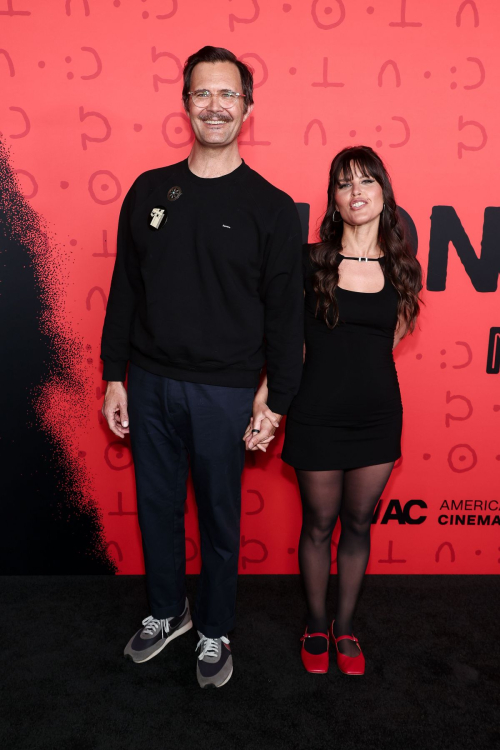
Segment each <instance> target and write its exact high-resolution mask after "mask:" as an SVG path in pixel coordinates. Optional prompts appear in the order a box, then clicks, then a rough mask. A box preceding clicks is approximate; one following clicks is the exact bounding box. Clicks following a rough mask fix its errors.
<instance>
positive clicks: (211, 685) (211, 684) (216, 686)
mask: <svg viewBox="0 0 500 750" xmlns="http://www.w3.org/2000/svg"><path fill="white" fill-rule="evenodd" d="M232 676H233V670H232V668H231V671H230V672H229V674H228V676H227V677H226V679H225V680H224V682H221V684H220V685H214V683H213V682H209V683H208V684H207V685H203V690H206V689H207V688H221V687H222V686H223V685H225V684H226V682H229V680H230V679H231V677H232Z"/></svg>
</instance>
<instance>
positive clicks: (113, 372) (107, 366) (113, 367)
mask: <svg viewBox="0 0 500 750" xmlns="http://www.w3.org/2000/svg"><path fill="white" fill-rule="evenodd" d="M103 361H104V360H103ZM126 375H127V360H125V361H124V362H110V361H109V360H107V361H104V367H103V371H102V379H103V380H115V381H118V380H119V381H121V382H122V383H123V381H124V380H125V378H126Z"/></svg>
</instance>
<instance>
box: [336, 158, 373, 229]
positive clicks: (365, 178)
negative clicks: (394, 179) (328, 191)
mask: <svg viewBox="0 0 500 750" xmlns="http://www.w3.org/2000/svg"><path fill="white" fill-rule="evenodd" d="M350 171H351V175H350V179H349V178H348V177H344V173H341V174H340V176H339V179H338V182H337V185H336V186H335V208H336V210H337V211H339V212H340V215H341V217H342V219H343V221H344V222H345V223H346V224H350V225H351V226H361V225H363V224H369V223H370V222H372V221H375V220H377V219H378V218H379V216H380V214H381V213H382V209H383V207H384V195H383V192H382V186H381V185H380V183H378V182H377V180H375V179H374V178H373V177H371V176H370V175H368V174H363V173H362V171H361V170H360V168H359V166H358V165H357V164H353V163H351V167H350Z"/></svg>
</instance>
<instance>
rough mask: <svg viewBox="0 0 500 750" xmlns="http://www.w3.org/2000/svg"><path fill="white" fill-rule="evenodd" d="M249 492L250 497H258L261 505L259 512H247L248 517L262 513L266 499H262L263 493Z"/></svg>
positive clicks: (258, 508)
mask: <svg viewBox="0 0 500 750" xmlns="http://www.w3.org/2000/svg"><path fill="white" fill-rule="evenodd" d="M247 492H248V493H249V494H250V495H257V499H258V501H259V505H258V507H257V510H247V511H246V515H247V516H256V515H257V513H262V511H263V510H264V498H263V497H262V495H261V493H260V492H259V491H258V490H247Z"/></svg>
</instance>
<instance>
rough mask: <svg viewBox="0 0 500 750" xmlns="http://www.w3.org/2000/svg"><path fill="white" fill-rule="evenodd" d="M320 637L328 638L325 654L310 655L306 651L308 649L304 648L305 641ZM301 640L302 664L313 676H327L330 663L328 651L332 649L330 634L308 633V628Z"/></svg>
mask: <svg viewBox="0 0 500 750" xmlns="http://www.w3.org/2000/svg"><path fill="white" fill-rule="evenodd" d="M318 636H321V638H326V651H325V652H324V653H323V654H310V653H309V651H306V649H305V648H304V641H305V640H306V638H316V637H318ZM300 640H301V641H302V649H301V652H300V658H301V659H302V664H303V665H304V667H305V668H306V669H307V671H308V672H311V673H312V674H326V672H328V665H329V662H330V659H329V655H328V649H329V647H330V636H329V634H328V633H308V632H307V628H306V631H305V633H304V635H303V636H302V638H301V639H300Z"/></svg>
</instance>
